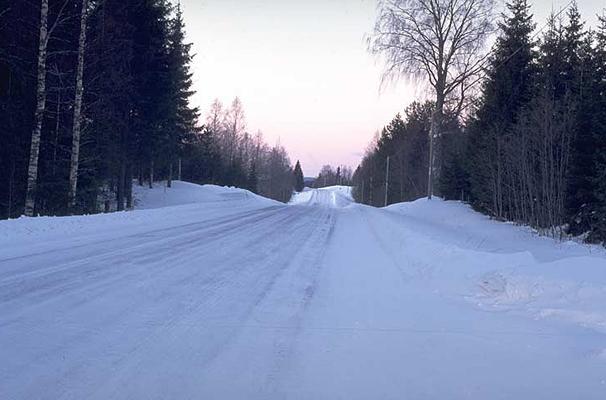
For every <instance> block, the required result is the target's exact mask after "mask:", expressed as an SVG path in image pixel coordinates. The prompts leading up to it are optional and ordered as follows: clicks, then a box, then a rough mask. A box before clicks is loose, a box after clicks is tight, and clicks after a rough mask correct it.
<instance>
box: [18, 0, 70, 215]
mask: <svg viewBox="0 0 606 400" xmlns="http://www.w3.org/2000/svg"><path fill="white" fill-rule="evenodd" d="M67 3H68V0H66V1H65V2H64V3H63V5H62V7H61V9H60V10H59V12H58V14H57V17H56V18H55V21H54V23H53V24H52V26H51V27H50V29H49V27H48V0H41V3H40V35H39V43H38V66H37V71H38V73H37V85H36V112H35V114H34V129H33V131H32V138H31V145H30V154H29V164H28V168H27V191H26V194H25V215H26V216H28V217H31V216H33V215H34V210H35V208H36V184H37V180H38V158H39V156H40V136H41V135H42V122H43V120H44V112H45V111H46V57H47V49H48V41H49V38H50V37H51V35H52V32H53V31H54V29H55V28H56V27H57V26H58V25H59V24H60V23H61V22H62V21H64V18H63V17H62V15H63V10H64V9H65V7H66V6H67Z"/></svg>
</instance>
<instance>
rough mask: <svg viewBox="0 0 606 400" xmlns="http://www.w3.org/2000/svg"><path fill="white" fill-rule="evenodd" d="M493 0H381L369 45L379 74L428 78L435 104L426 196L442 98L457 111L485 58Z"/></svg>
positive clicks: (430, 192)
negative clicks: (380, 66)
mask: <svg viewBox="0 0 606 400" xmlns="http://www.w3.org/2000/svg"><path fill="white" fill-rule="evenodd" d="M493 8H494V0H380V1H379V15H378V18H377V21H376V24H375V29H374V34H373V36H372V37H371V38H370V41H369V50H370V51H371V52H372V53H374V54H376V55H382V56H384V58H385V62H386V66H385V74H384V78H391V77H397V76H400V75H405V76H408V77H411V78H413V79H419V80H421V81H424V82H427V83H429V85H430V86H431V87H432V89H433V91H434V95H435V109H434V111H433V115H432V119H431V127H430V132H429V169H428V180H427V197H428V198H431V197H432V195H433V191H434V181H435V178H436V173H437V171H436V166H437V165H438V163H437V162H436V151H435V150H436V140H437V139H438V138H439V137H440V134H441V132H440V128H441V125H442V122H443V116H444V111H445V105H446V102H447V100H454V104H455V106H454V107H453V109H454V112H455V113H459V112H460V111H461V108H462V105H463V104H464V102H465V97H466V93H467V91H468V90H469V89H470V87H471V86H472V85H473V84H474V83H475V81H477V80H476V79H474V78H475V77H476V76H477V74H478V73H479V72H480V71H481V69H482V66H483V63H484V60H485V58H486V52H485V51H484V50H485V41H486V39H487V37H488V36H489V34H490V33H491V31H492V29H493V24H492V17H493Z"/></svg>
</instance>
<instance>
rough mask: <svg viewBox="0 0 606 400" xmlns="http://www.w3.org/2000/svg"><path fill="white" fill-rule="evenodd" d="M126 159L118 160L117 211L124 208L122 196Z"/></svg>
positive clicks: (124, 188) (123, 194) (124, 189)
mask: <svg viewBox="0 0 606 400" xmlns="http://www.w3.org/2000/svg"><path fill="white" fill-rule="evenodd" d="M125 183H126V161H125V160H124V159H122V160H120V176H118V190H117V196H116V199H117V201H118V205H117V206H116V209H117V210H118V211H123V210H124V197H125V191H126V186H125Z"/></svg>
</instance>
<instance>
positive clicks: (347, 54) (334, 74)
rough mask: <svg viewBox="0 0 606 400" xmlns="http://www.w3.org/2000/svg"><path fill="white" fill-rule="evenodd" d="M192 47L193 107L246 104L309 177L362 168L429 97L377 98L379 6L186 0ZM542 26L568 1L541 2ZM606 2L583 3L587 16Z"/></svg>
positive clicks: (408, 88)
mask: <svg viewBox="0 0 606 400" xmlns="http://www.w3.org/2000/svg"><path fill="white" fill-rule="evenodd" d="M181 3H182V7H183V11H184V16H185V19H186V24H187V33H188V39H189V40H190V41H191V42H193V44H194V47H193V52H194V53H195V54H196V58H195V60H194V64H193V71H194V74H195V75H194V80H195V89H196V90H197V94H196V96H195V98H194V103H195V104H196V105H197V106H199V107H200V109H201V111H202V112H203V114H206V112H207V111H208V109H209V106H210V104H211V103H212V101H213V100H214V99H215V98H218V99H220V100H221V101H222V102H223V103H224V104H229V103H230V102H231V100H232V99H233V98H234V97H235V96H238V97H240V99H241V100H242V102H243V104H244V109H245V112H246V120H247V127H248V130H249V131H250V132H253V133H254V132H256V131H257V130H261V131H262V132H263V134H264V136H265V138H266V140H267V141H268V142H269V143H270V144H273V143H275V142H276V141H278V140H279V141H280V143H281V144H282V145H284V146H285V147H286V149H287V150H288V152H289V154H290V156H291V159H292V162H293V163H294V162H295V161H296V160H297V159H299V160H301V164H302V167H303V171H304V173H305V175H306V176H313V175H315V174H317V172H318V170H319V169H320V167H321V166H322V165H323V164H327V163H330V164H332V165H337V164H345V165H349V166H351V167H353V168H355V167H356V166H357V164H358V162H359V160H360V157H361V154H362V152H363V150H364V148H365V147H366V145H367V144H368V142H369V141H370V139H371V138H372V136H373V134H374V133H375V132H376V131H377V130H379V129H381V128H382V127H383V126H384V125H385V124H386V123H388V122H389V121H390V120H391V118H393V116H394V115H395V114H396V113H397V112H400V111H402V110H403V109H404V108H405V107H406V105H407V104H409V103H410V102H411V101H412V100H413V99H414V98H419V97H422V95H423V93H422V92H421V91H420V90H418V89H415V86H414V85H410V84H406V83H405V82H403V81H402V82H399V83H395V84H391V85H388V86H386V87H384V88H383V89H382V90H379V83H380V78H381V71H382V66H381V64H380V63H378V62H377V60H375V59H374V58H373V57H372V56H371V55H369V54H368V52H367V51H366V42H365V35H367V34H368V33H370V32H371V31H372V28H373V24H374V19H375V15H376V0H306V1H300V0H299V1H293V0H181ZM533 3H534V4H535V7H534V8H535V9H534V10H533V11H534V12H535V14H536V16H537V18H536V20H537V21H539V22H541V24H542V22H543V21H544V18H545V16H546V15H547V14H548V13H549V11H550V10H551V8H552V6H553V7H554V8H555V9H558V8H559V7H561V6H563V5H565V4H567V3H568V1H567V0H566V1H564V0H560V1H551V0H539V1H535V2H533ZM605 6H606V0H580V1H579V8H580V9H581V12H582V13H583V15H584V17H587V18H588V19H590V20H592V19H594V18H593V17H592V16H591V15H590V14H592V13H595V12H597V10H599V9H600V8H601V7H605Z"/></svg>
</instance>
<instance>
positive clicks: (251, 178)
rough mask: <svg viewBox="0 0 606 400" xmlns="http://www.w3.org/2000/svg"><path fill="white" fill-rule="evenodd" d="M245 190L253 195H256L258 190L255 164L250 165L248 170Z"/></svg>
mask: <svg viewBox="0 0 606 400" xmlns="http://www.w3.org/2000/svg"><path fill="white" fill-rule="evenodd" d="M246 181H247V182H246V188H247V189H248V190H250V191H251V192H253V193H257V191H258V190H259V177H258V176H257V164H256V163H252V165H251V166H250V170H249V171H248V177H247V178H246Z"/></svg>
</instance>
